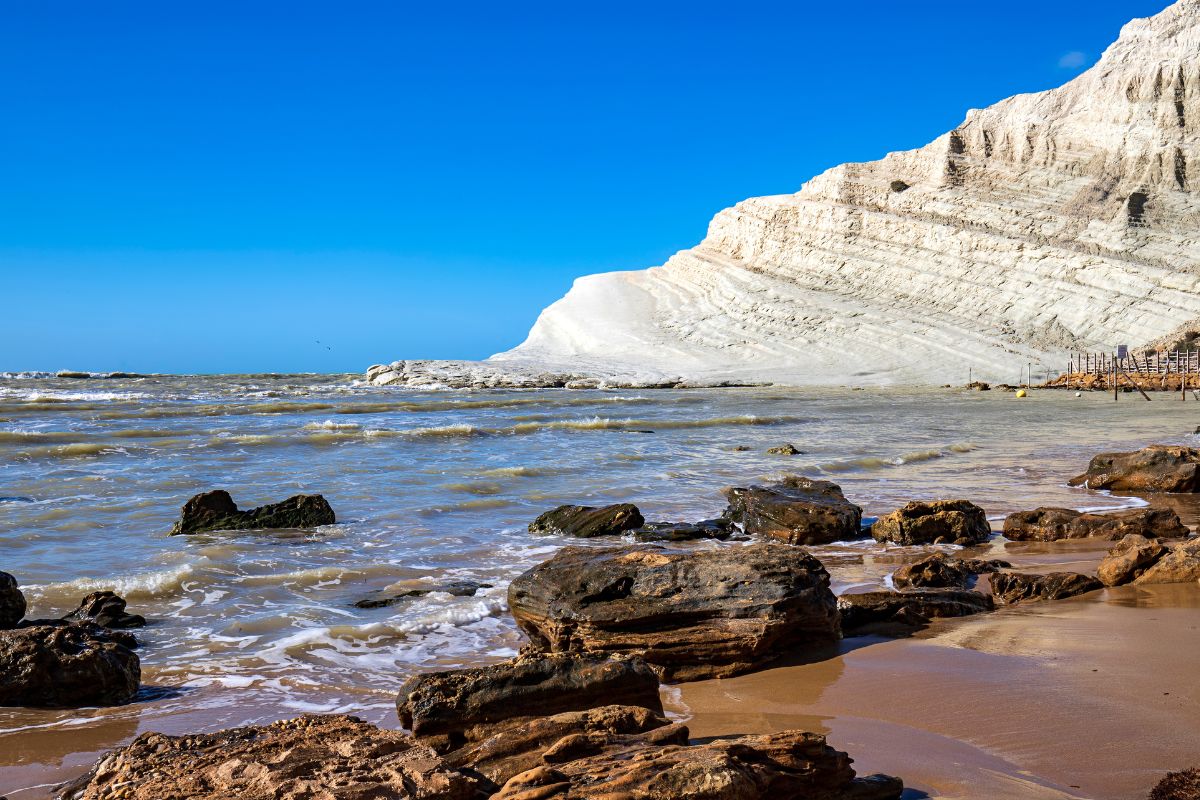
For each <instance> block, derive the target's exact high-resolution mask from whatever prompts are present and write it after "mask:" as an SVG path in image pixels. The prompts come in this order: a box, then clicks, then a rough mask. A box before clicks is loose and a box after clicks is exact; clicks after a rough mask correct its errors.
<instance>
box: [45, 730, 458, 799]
mask: <svg viewBox="0 0 1200 800" xmlns="http://www.w3.org/2000/svg"><path fill="white" fill-rule="evenodd" d="M479 787H480V781H479V780H478V779H477V778H475V777H473V776H468V775H466V774H464V773H462V772H459V771H458V770H456V769H454V768H452V767H450V766H448V765H447V764H445V763H444V762H443V761H442V760H441V759H440V758H439V757H438V755H437V754H436V753H435V752H433V750H431V749H429V748H428V747H424V746H421V745H420V744H419V743H417V742H414V741H413V740H412V739H411V738H410V737H408V736H406V735H405V734H403V733H401V732H400V731H388V730H381V729H379V728H377V727H375V726H374V725H370V724H368V723H366V722H363V721H362V720H359V719H356V718H355V717H348V716H330V717H324V716H308V715H306V716H303V717H298V718H296V719H290V720H283V721H282V722H276V723H273V724H271V725H262V726H250V727H244V728H232V729H230V730H224V731H219V732H217V733H202V734H194V735H189V736H166V735H163V734H161V733H144V734H142V735H141V736H139V737H138V738H136V739H134V740H133V742H131V743H130V744H129V745H128V746H126V747H123V748H121V749H119V750H116V751H114V752H112V753H109V754H108V755H106V756H104V757H103V758H102V759H101V760H100V761H99V763H97V765H96V766H95V767H93V768H92V770H91V771H90V772H88V773H87V774H86V775H84V776H83V777H81V778H79V779H78V780H76V781H73V782H71V783H70V784H68V785H67V786H65V787H63V788H62V789H61V790H60V794H59V798H60V800H109V798H122V800H169V799H170V800H184V798H186V800H231V798H237V800H384V799H385V798H387V800H392V799H393V798H394V799H395V800H401V798H405V799H408V798H411V800H477V798H478V797H479V795H478V791H479Z"/></svg>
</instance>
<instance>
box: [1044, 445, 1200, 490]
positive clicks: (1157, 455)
mask: <svg viewBox="0 0 1200 800" xmlns="http://www.w3.org/2000/svg"><path fill="white" fill-rule="evenodd" d="M1197 467H1200V450H1197V449H1196V448H1193V447H1176V446H1174V445H1165V444H1152V445H1150V446H1149V447H1144V448H1142V449H1141V450H1137V451H1135V452H1132V453H1102V454H1101V455H1098V456H1096V457H1094V458H1093V459H1092V461H1091V463H1090V464H1088V468H1087V472H1085V473H1083V474H1082V475H1079V476H1076V477H1074V478H1072V479H1071V480H1070V481H1068V483H1069V484H1070V485H1071V486H1087V487H1088V488H1089V489H1116V490H1117V491H1122V492H1197V491H1200V470H1198V469H1197Z"/></svg>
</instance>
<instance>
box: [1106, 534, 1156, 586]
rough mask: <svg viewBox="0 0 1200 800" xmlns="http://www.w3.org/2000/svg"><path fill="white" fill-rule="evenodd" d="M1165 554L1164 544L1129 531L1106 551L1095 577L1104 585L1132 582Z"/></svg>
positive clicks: (1119, 584)
mask: <svg viewBox="0 0 1200 800" xmlns="http://www.w3.org/2000/svg"><path fill="white" fill-rule="evenodd" d="M1166 554H1167V547H1166V545H1164V544H1162V543H1161V542H1159V541H1157V540H1155V539H1147V538H1146V537H1145V536H1139V535H1138V534H1136V533H1131V534H1129V535H1128V536H1126V537H1125V538H1123V539H1121V541H1119V542H1117V544H1116V545H1115V546H1114V547H1113V548H1112V549H1111V550H1109V551H1108V555H1106V556H1105V557H1104V560H1103V561H1101V562H1100V566H1099V567H1097V568H1096V577H1097V578H1099V579H1100V582H1101V583H1103V584H1104V585H1105V586H1121V585H1123V584H1126V583H1132V582H1133V580H1134V579H1135V578H1137V577H1138V576H1139V575H1141V574H1142V573H1143V572H1145V571H1146V570H1147V569H1149V568H1150V567H1152V566H1154V564H1155V563H1156V562H1157V561H1158V560H1159V559H1160V558H1162V557H1163V556H1164V555H1166Z"/></svg>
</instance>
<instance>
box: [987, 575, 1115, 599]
mask: <svg viewBox="0 0 1200 800" xmlns="http://www.w3.org/2000/svg"><path fill="white" fill-rule="evenodd" d="M1103 588H1104V584H1102V583H1101V582H1100V581H1098V580H1096V579H1095V578H1093V577H1092V576H1091V575H1081V574H1079V573H1078V572H1050V573H1047V574H1045V575H1034V574H1027V573H1020V572H997V573H995V574H994V575H992V594H993V595H994V596H995V597H998V598H1000V600H1001V601H1002V602H1004V603H1008V604H1009V605H1012V604H1014V603H1020V602H1023V601H1025V600H1062V599H1064V598H1067V597H1074V596H1075V595H1077V594H1084V593H1085V592H1094V591H1096V590H1097V589H1103Z"/></svg>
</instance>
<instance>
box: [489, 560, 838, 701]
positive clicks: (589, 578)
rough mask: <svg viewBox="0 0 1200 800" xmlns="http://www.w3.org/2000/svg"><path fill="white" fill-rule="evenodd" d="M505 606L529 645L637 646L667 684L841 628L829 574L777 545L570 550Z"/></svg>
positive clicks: (749, 663)
mask: <svg viewBox="0 0 1200 800" xmlns="http://www.w3.org/2000/svg"><path fill="white" fill-rule="evenodd" d="M508 605H509V609H510V610H511V611H512V614H513V617H514V618H515V619H516V621H517V625H519V626H520V628H521V630H522V631H524V632H525V633H526V634H527V635H528V636H529V638H530V640H531V641H532V645H531V647H532V648H533V649H536V650H543V651H547V652H554V653H559V652H583V651H600V652H614V653H631V654H636V655H639V656H641V657H642V658H644V659H645V660H646V661H647V662H649V663H650V664H652V665H654V667H655V668H656V669H658V670H659V671H660V672H661V673H662V675H663V678H664V680H673V681H686V680H699V679H701V678H710V677H718V676H728V675H736V674H738V673H741V672H747V671H749V670H752V669H756V668H758V667H761V666H762V665H764V664H766V663H768V662H770V661H771V660H772V659H774V658H776V657H778V656H779V655H781V654H782V653H784V652H785V651H788V650H803V649H804V648H805V647H810V646H813V645H817V644H823V643H827V642H830V641H832V640H834V639H836V638H837V633H838V622H837V605H836V600H835V599H834V596H833V593H832V592H831V591H830V589H829V573H828V572H826V571H825V568H824V567H823V566H822V565H821V562H820V561H818V560H817V559H816V558H814V557H812V556H811V555H809V554H808V553H807V552H806V551H804V550H802V549H800V548H796V547H791V546H789V545H783V544H777V543H764V544H754V545H748V546H746V547H729V548H721V549H718V550H701V551H684V550H671V549H667V548H663V547H654V546H648V545H646V546H635V547H620V548H605V549H597V548H590V547H589V548H584V547H567V548H564V549H562V550H560V551H559V552H558V554H557V555H555V556H554V558H552V559H550V560H549V561H546V562H544V563H542V564H539V565H538V566H536V567H534V568H533V569H531V570H529V571H527V572H525V573H524V574H523V575H521V576H520V577H518V578H517V579H516V580H514V581H513V582H512V584H511V585H510V586H509V594H508Z"/></svg>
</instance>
